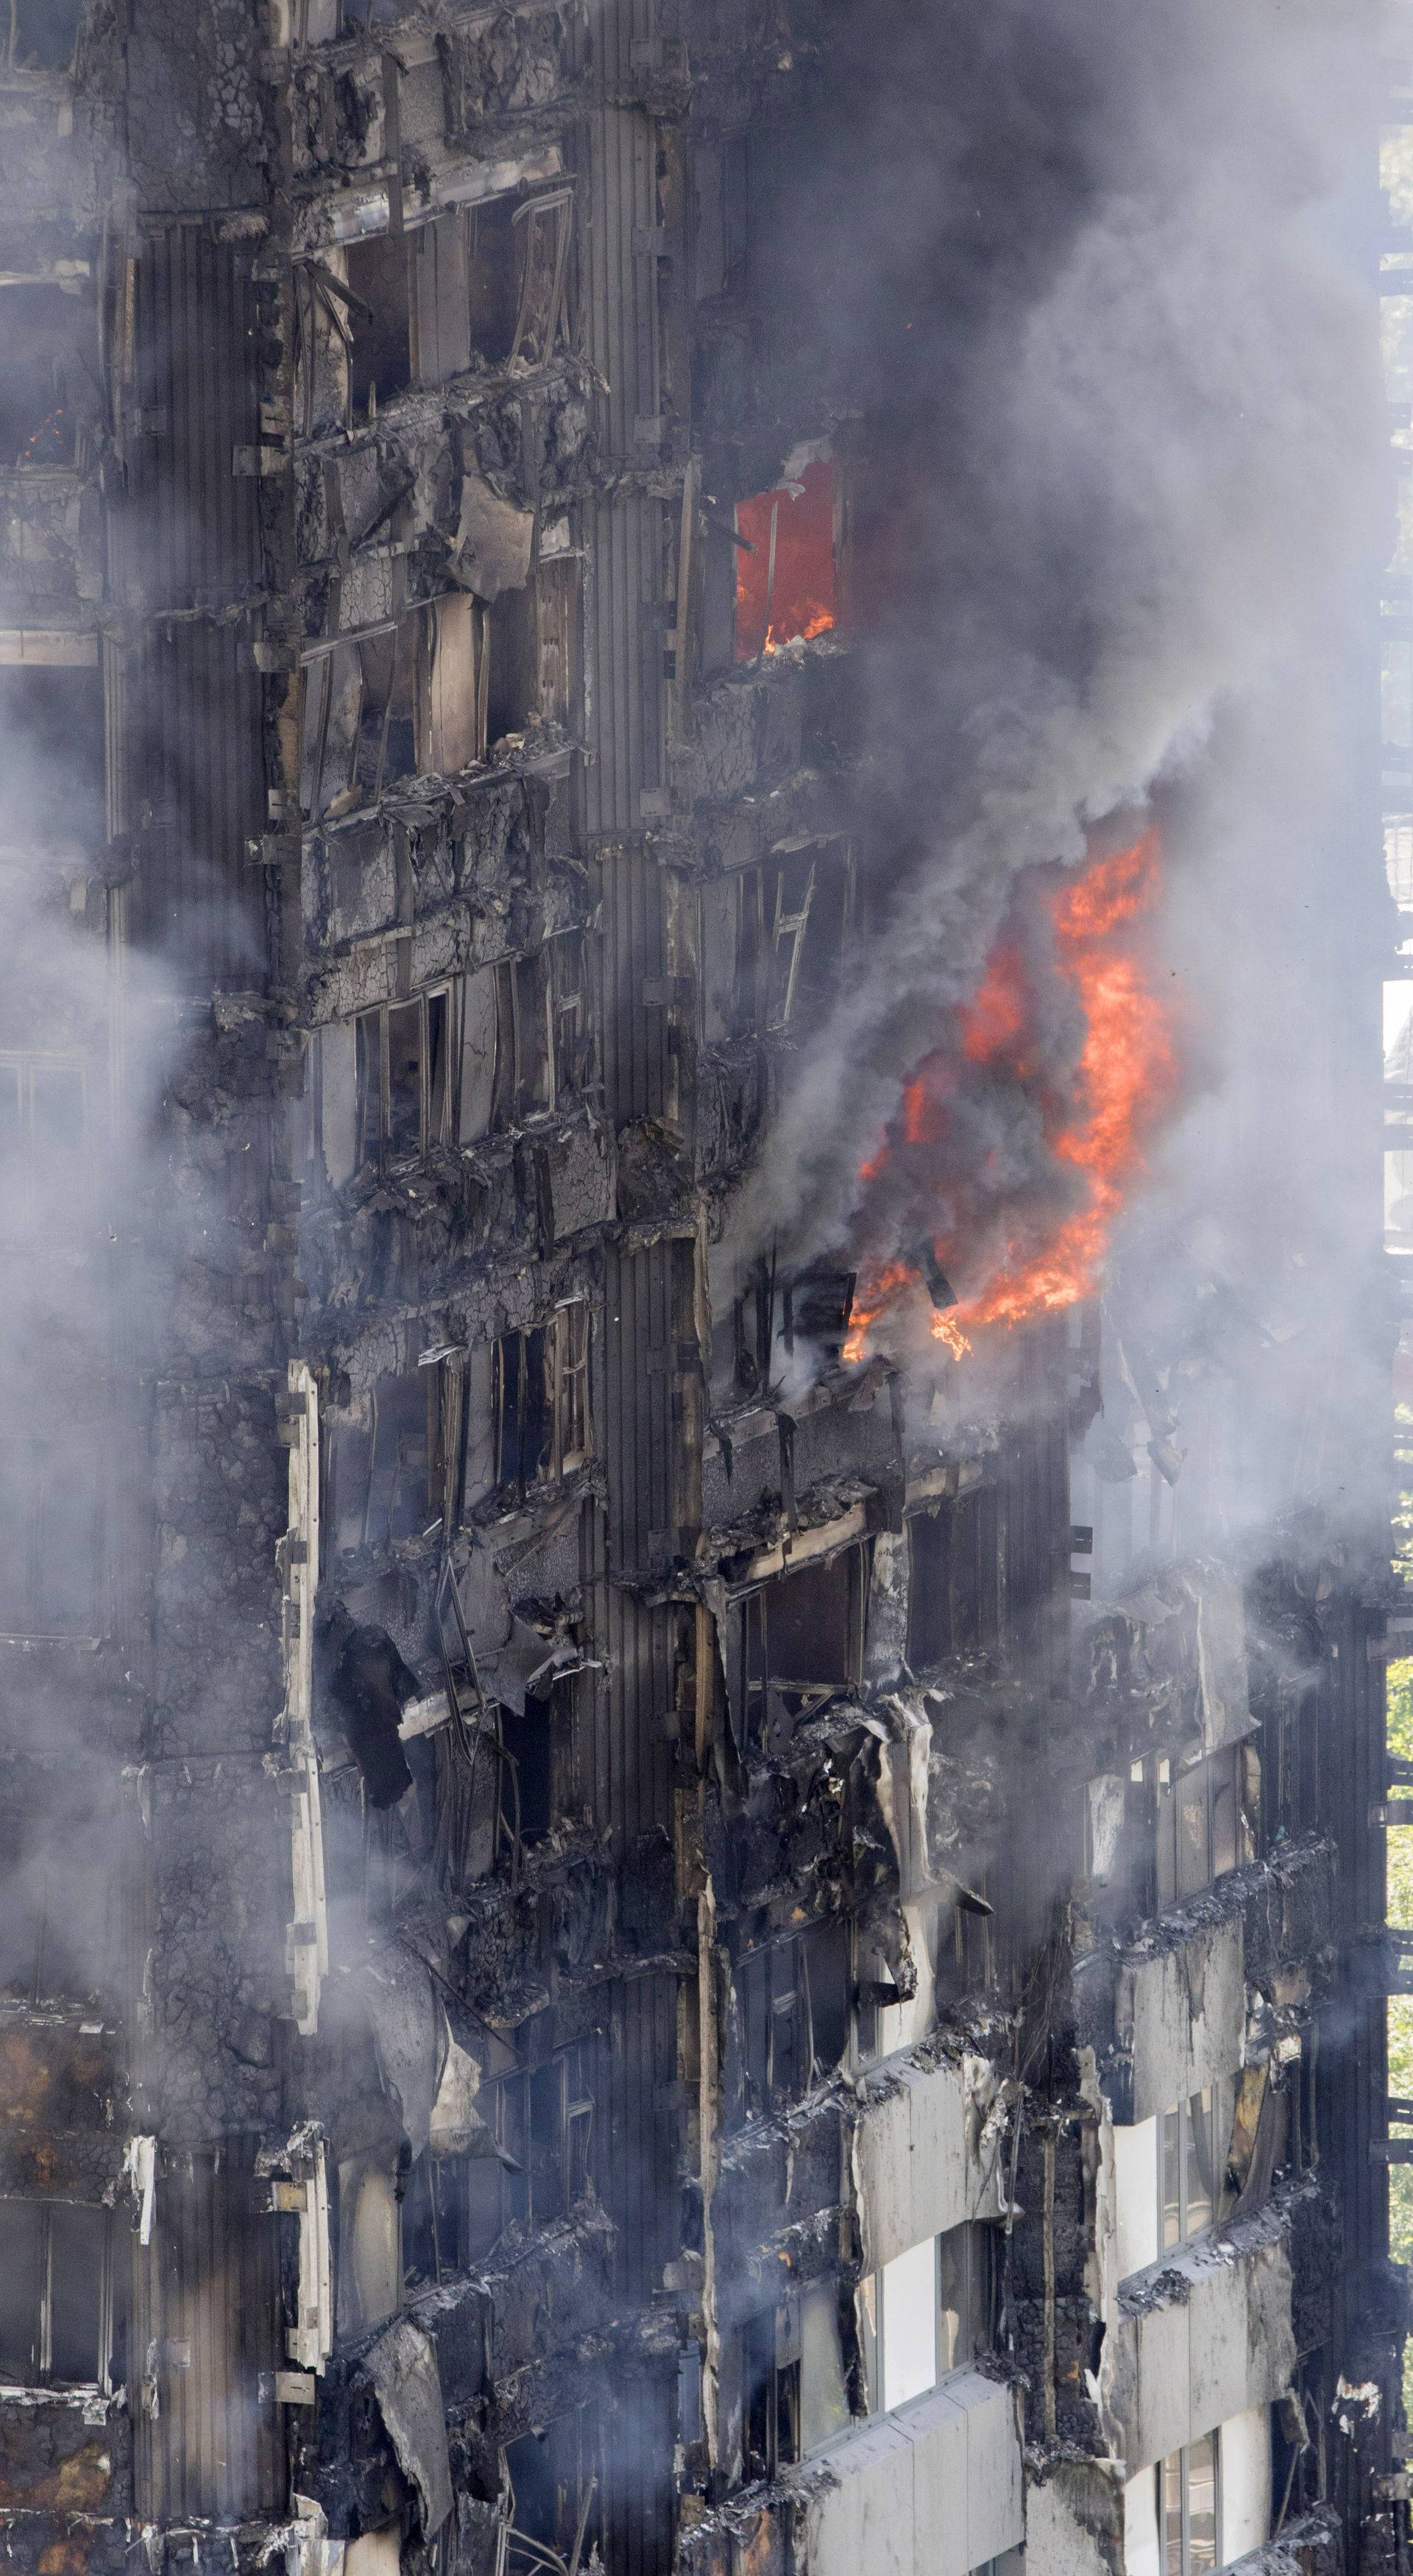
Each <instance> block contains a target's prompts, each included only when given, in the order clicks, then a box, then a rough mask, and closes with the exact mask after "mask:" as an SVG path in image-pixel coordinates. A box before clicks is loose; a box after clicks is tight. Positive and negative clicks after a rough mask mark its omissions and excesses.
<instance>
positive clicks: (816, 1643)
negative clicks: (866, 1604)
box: [741, 1547, 864, 1752]
mask: <svg viewBox="0 0 1413 2576" xmlns="http://www.w3.org/2000/svg"><path fill="white" fill-rule="evenodd" d="M863 1578H864V1551H863V1549H862V1548H861V1547H847V1548H841V1549H840V1550H839V1552H838V1553H837V1555H834V1556H829V1557H824V1558H822V1559H821V1560H820V1561H819V1562H818V1563H817V1564H814V1565H804V1566H801V1567H800V1569H799V1571H798V1572H797V1573H794V1574H777V1575H775V1576H774V1577H772V1579H771V1581H770V1582H769V1583H763V1584H761V1585H760V1587H759V1589H758V1590H757V1591H755V1592H751V1593H748V1594H747V1596H746V1599H745V1602H744V1604H743V1605H742V1610H741V1617H742V1619H743V1622H744V1638H743V1649H744V1660H745V1679H746V1696H747V1706H748V1711H749V1719H750V1726H751V1732H752V1735H753V1737H754V1739H755V1741H756V1742H757V1743H758V1744H759V1745H761V1746H762V1747H763V1749H764V1750H766V1751H767V1752H769V1751H773V1750H778V1749H779V1746H780V1744H781V1743H783V1742H784V1741H787V1740H788V1737H789V1734H790V1732H791V1729H792V1728H793V1725H794V1723H795V1721H796V1719H797V1718H798V1717H799V1716H800V1714H801V1713H802V1712H803V1711H806V1710H807V1709H808V1708H809V1706H811V1705H812V1704H813V1703H814V1702H816V1701H818V1700H821V1699H824V1698H827V1697H828V1696H829V1694H830V1692H831V1691H836V1690H847V1689H849V1688H850V1687H851V1686H852V1685H853V1684H854V1683H855V1682H857V1680H858V1676H859V1663H860V1653H861V1646H862V1627H863Z"/></svg>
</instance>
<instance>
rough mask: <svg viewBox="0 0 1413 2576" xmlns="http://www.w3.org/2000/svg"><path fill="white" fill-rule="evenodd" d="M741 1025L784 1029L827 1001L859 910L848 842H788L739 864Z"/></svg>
mask: <svg viewBox="0 0 1413 2576" xmlns="http://www.w3.org/2000/svg"><path fill="white" fill-rule="evenodd" d="M731 882H732V883H733V884H734V887H735V896H736V907H735V909H736V922H735V933H736V958H735V1005H734V1014H733V1016H734V1019H735V1024H736V1027H737V1029H738V1030H739V1031H741V1032H742V1033H744V1032H746V1031H748V1030H752V1029H754V1030H756V1031H758V1032H760V1033H761V1034H763V1035H766V1036H776V1037H779V1036H783V1035H785V1034H786V1033H787V1032H789V1031H790V1030H792V1029H795V1028H798V1027H800V1026H804V1025H807V1024H808V1021H809V1018H810V1016H811V1015H812V1014H813V1013H814V1012H816V1011H818V1010H820V1009H823V1008H824V1007H826V1006H827V1004H828V1002H829V1000H830V998H831V996H832V994H833V992H834V990H835V987H836V984H837V979H838V975H839V970H840V965H841V961H842V958H843V954H844V950H845V947H846V944H847V941H848V937H849V932H850V929H851V927H852V922H853V913H854V858H853V852H852V849H851V848H850V845H849V844H848V843H847V842H845V841H813V842H803V843H792V844H784V845H782V847H781V848H779V849H778V850H772V851H771V852H770V854H769V856H768V857H767V858H766V859H764V860H761V861H758V862H755V863H753V864H752V865H751V866H749V867H745V868H741V869H739V870H737V871H736V873H735V876H734V878H733V879H732V880H731Z"/></svg>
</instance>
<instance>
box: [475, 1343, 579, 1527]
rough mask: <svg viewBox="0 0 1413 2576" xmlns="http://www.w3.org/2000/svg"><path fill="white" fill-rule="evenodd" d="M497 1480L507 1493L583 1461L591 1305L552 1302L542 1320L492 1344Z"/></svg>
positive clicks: (564, 1473) (524, 1490) (565, 1473)
mask: <svg viewBox="0 0 1413 2576" xmlns="http://www.w3.org/2000/svg"><path fill="white" fill-rule="evenodd" d="M495 1404H496V1482H497V1484H498V1485H499V1486H500V1487H501V1489H502V1490H503V1491H505V1492H510V1493H520V1494H524V1493H527V1492H528V1491H529V1490H530V1489H531V1487H532V1486H535V1485H538V1484H543V1483H545V1482H547V1481H548V1480H550V1479H552V1478H556V1477H560V1476H568V1475H571V1474H572V1473H573V1471H574V1470H575V1468H577V1467H582V1466H583V1465H584V1463H585V1460H586V1459H587V1457H588V1455H589V1450H590V1446H591V1433H590V1425H589V1309H588V1305H587V1303H586V1301H585V1300H584V1299H583V1298H575V1299H574V1300H572V1301H571V1302H570V1303H569V1304H567V1305H564V1306H560V1307H557V1308H556V1310H555V1313H554V1314H553V1316H552V1317H551V1318H550V1321H549V1322H548V1323H546V1324H536V1325H534V1326H532V1327H531V1329H530V1330H529V1331H528V1332H514V1333H503V1334H502V1335H501V1337H500V1339H499V1341H498V1342H497V1343H496V1387H495Z"/></svg>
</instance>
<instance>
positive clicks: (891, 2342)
mask: <svg viewBox="0 0 1413 2576" xmlns="http://www.w3.org/2000/svg"><path fill="white" fill-rule="evenodd" d="M998 2281H999V2267H998V2262H997V2234H996V2230H995V2228H994V2227H993V2226H991V2225H989V2224H988V2223H987V2222H986V2221H985V2220H977V2219H968V2220H967V2221H965V2222H964V2224H963V2225H962V2226H960V2227H949V2228H948V2229H946V2230H945V2232H944V2233H943V2234H942V2235H941V2236H929V2237H925V2238H924V2240H923V2242H922V2243H921V2244H920V2245H912V2246H909V2248H908V2250H907V2252H906V2253H903V2254H899V2255H896V2256H895V2257H894V2259H893V2261H892V2262H891V2263H885V2264H884V2265H883V2266H882V2267H881V2269H880V2270H879V2271H877V2272H874V2273H872V2274H871V2275H870V2276H869V2277H868V2278H867V2279H866V2280H865V2281H864V2282H862V2283H861V2285H860V2293H859V2309H860V2317H861V2321H862V2326H863V2342H864V2365H865V2376H866V2380H867V2385H868V2390H869V2403H870V2408H871V2411H872V2412H873V2413H875V2414H889V2413H891V2411H892V2409H893V2408H894V2407H895V2406H905V2405H906V2404H907V2403H908V2401H909V2399H910V2398H913V2397H921V2396H922V2395H923V2394H924V2393H925V2391H926V2390H928V2389H929V2388H935V2387H936V2385H937V2382H938V2380H939V2379H942V2378H945V2376H946V2374H947V2372H948V2371H949V2370H961V2369H963V2368H965V2367H966V2365H967V2364H968V2363H970V2362H973V2361H975V2360H976V2359H977V2358H978V2356H979V2355H980V2354H982V2353H984V2352H987V2351H989V2350H990V2348H991V2345H992V2344H993V2343H994V2341H995V2336H996V2323H997V2290H998Z"/></svg>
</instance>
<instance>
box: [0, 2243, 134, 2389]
mask: <svg viewBox="0 0 1413 2576" xmlns="http://www.w3.org/2000/svg"><path fill="white" fill-rule="evenodd" d="M114 2288H115V2283H114V2263H113V2229H112V2213H111V2211H109V2210H107V2209H102V2208H94V2207H92V2206H91V2205H90V2204H88V2203H86V2202H82V2201H72V2200H21V2199H18V2198H10V2197H5V2198H0V2384H4V2385H7V2386H10V2387H16V2386H18V2387H22V2388H34V2387H40V2388H44V2387H61V2388H99V2389H102V2390H104V2391H105V2392H107V2393H111V2390H112V2388H113V2385H114V2371H115V2365H116V2356H115V2351H114V2345H115V2340H116V2331H115V2330H116V2326H117V2322H118V2321H117V2318H116V2315H115V2300H114Z"/></svg>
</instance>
